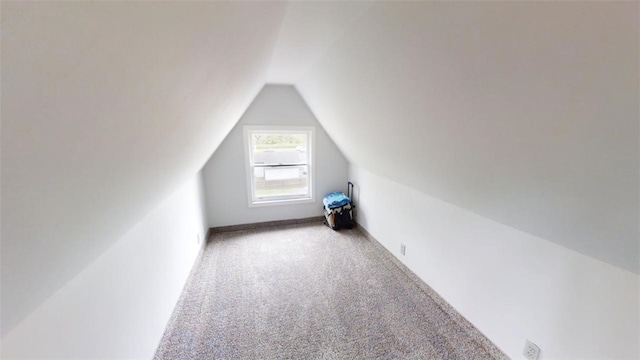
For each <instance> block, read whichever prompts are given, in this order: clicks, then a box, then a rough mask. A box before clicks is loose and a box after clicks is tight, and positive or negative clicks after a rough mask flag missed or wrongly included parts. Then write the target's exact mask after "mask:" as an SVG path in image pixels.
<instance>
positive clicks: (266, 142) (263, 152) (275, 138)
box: [251, 133, 309, 165]
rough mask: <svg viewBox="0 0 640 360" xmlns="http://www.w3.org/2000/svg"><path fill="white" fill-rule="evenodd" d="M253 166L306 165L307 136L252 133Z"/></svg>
mask: <svg viewBox="0 0 640 360" xmlns="http://www.w3.org/2000/svg"><path fill="white" fill-rule="evenodd" d="M251 147H252V152H253V164H254V165H279V164H308V163H309V162H308V154H309V151H308V139H307V134H272V133H265V134H259V133H253V134H252V135H251Z"/></svg>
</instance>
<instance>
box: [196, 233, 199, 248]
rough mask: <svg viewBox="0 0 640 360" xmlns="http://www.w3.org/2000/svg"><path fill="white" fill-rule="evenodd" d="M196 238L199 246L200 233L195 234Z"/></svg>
mask: <svg viewBox="0 0 640 360" xmlns="http://www.w3.org/2000/svg"><path fill="white" fill-rule="evenodd" d="M196 237H197V238H198V245H200V233H197V234H196Z"/></svg>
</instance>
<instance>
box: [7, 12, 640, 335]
mask: <svg viewBox="0 0 640 360" xmlns="http://www.w3.org/2000/svg"><path fill="white" fill-rule="evenodd" d="M1 6H2V14H1V16H2V19H1V20H2V25H1V26H2V49H1V50H2V59H1V60H2V69H1V71H2V73H1V75H2V84H1V91H2V108H1V117H2V134H1V136H2V209H1V210H2V229H1V235H2V265H1V266H2V284H1V285H2V332H3V334H4V333H5V332H6V331H7V330H8V329H10V328H12V327H13V326H14V325H15V324H16V323H17V322H18V321H19V320H20V319H22V318H23V317H24V316H26V315H27V314H28V313H29V312H30V311H31V310H33V309H34V308H35V307H36V306H37V305H38V304H40V303H41V302H42V301H44V300H45V299H46V298H47V297H48V296H50V295H51V293H52V292H54V291H55V290H56V289H58V288H60V287H61V286H62V285H63V284H64V283H66V282H67V281H68V280H69V279H71V278H72V277H73V276H74V275H75V274H77V273H78V272H79V271H81V270H82V269H83V268H84V267H85V266H86V265H87V264H89V263H90V262H91V261H92V260H93V259H95V258H96V257H97V256H98V255H99V254H100V253H102V252H103V251H104V250H105V249H106V248H107V247H109V246H110V245H111V244H113V242H114V241H116V240H117V239H118V238H119V237H120V236H121V235H123V234H124V233H125V232H126V231H127V230H128V229H129V228H131V227H132V226H133V225H134V224H135V223H136V222H138V221H140V220H141V219H142V218H143V217H144V215H145V214H146V213H147V212H148V211H149V210H150V209H152V208H153V207H154V206H155V205H157V204H159V203H160V202H161V201H162V200H163V199H164V198H165V197H166V196H168V195H169V194H170V193H171V192H172V191H173V190H174V189H175V188H176V187H178V186H179V185H180V184H182V183H183V182H184V181H186V180H187V179H188V178H189V177H191V176H193V175H194V174H195V173H196V172H197V171H198V170H199V169H200V168H201V167H202V165H203V164H204V163H205V162H206V160H207V159H208V158H209V157H210V155H211V154H212V153H213V152H214V151H215V149H216V148H217V147H218V145H219V144H220V143H221V142H222V140H223V139H224V137H225V136H226V135H227V133H228V132H229V131H230V129H231V128H232V127H233V126H234V124H235V123H236V121H237V120H238V119H239V118H240V116H241V114H242V113H243V112H244V110H245V109H246V108H247V106H248V105H249V104H250V102H251V100H252V98H253V97H254V96H255V95H256V94H257V93H258V91H259V90H260V88H261V87H262V86H263V85H264V84H265V83H268V82H272V83H289V84H295V85H296V87H297V89H298V90H299V91H300V93H301V94H302V96H303V97H304V98H305V100H306V101H307V102H308V104H309V106H310V108H311V109H312V110H313V111H314V113H315V115H316V116H317V118H318V120H319V121H320V122H321V123H322V125H323V126H324V127H325V129H326V130H327V132H328V133H329V135H330V136H331V137H332V138H333V140H334V141H335V142H336V144H337V145H338V146H339V147H340V149H341V150H342V151H343V152H344V154H345V156H346V157H347V158H348V159H349V161H350V162H351V163H352V164H354V165H356V166H359V167H363V168H365V169H368V170H370V171H372V172H374V173H376V174H380V175H382V176H385V177H387V178H390V179H393V180H396V181H398V182H400V183H403V184H406V185H408V186H411V187H414V188H416V189H418V190H420V191H423V192H425V193H427V194H430V195H433V196H436V197H439V198H441V199H444V200H446V201H449V202H451V203H454V204H456V205H458V206H461V207H464V208H467V209H470V210H472V211H475V212H477V213H479V214H481V215H484V216H487V217H490V218H493V219H496V220H498V221H501V222H503V223H505V224H507V225H510V226H513V227H515V228H518V229H521V230H523V231H527V232H530V233H532V234H535V235H539V236H542V237H544V238H546V239H548V240H550V241H554V242H556V243H558V244H560V245H562V246H566V247H569V248H572V249H576V250H578V251H580V252H583V253H585V254H587V255H590V256H593V257H595V258H598V259H601V260H603V261H606V262H609V263H611V264H614V265H616V266H620V267H623V268H627V269H630V270H632V271H635V272H638V212H639V211H638V197H639V194H638V192H639V191H638V181H639V180H640V179H639V178H638V177H639V175H638V164H639V163H640V161H639V157H640V155H639V151H638V117H637V114H638V104H637V102H638V97H639V94H638V92H639V90H638V82H637V79H638V69H637V65H638V52H637V47H638V43H639V41H638V34H637V29H638V4H637V3H622V4H620V3H618V4H605V3H587V4H585V3H564V4H551V3H518V4H510V3H479V4H477V3H434V2H428V3H396V2H394V3H386V2H385V3H371V2H318V3H315V2H300V3H298V2H294V3H290V4H288V5H287V4H286V3H277V2H172V3H169V2H161V3H158V2H153V3H148V2H56V3H31V2H2V5H1ZM381 144H384V146H381ZM383 150H384V151H383Z"/></svg>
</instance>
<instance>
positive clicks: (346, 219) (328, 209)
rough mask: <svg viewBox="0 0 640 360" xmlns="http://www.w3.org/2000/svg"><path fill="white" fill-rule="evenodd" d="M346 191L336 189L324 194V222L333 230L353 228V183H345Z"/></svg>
mask: <svg viewBox="0 0 640 360" xmlns="http://www.w3.org/2000/svg"><path fill="white" fill-rule="evenodd" d="M347 193H348V194H349V195H346V194H345V193H343V192H341V191H336V192H332V193H329V194H327V195H325V196H324V198H323V199H322V203H323V204H324V218H325V219H324V223H325V225H327V226H328V227H330V228H332V229H333V230H338V229H351V228H353V224H354V222H353V209H354V208H355V206H354V205H353V201H352V200H351V199H352V198H351V196H352V195H353V183H352V182H348V183H347Z"/></svg>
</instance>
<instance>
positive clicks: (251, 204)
mask: <svg viewBox="0 0 640 360" xmlns="http://www.w3.org/2000/svg"><path fill="white" fill-rule="evenodd" d="M313 202H315V200H314V199H313V198H312V197H311V198H299V199H281V200H258V201H251V202H249V207H265V206H280V205H299V204H311V203H313Z"/></svg>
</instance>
